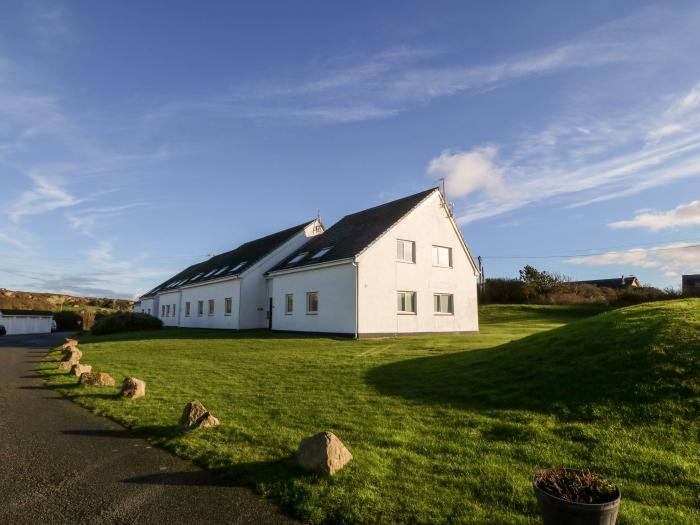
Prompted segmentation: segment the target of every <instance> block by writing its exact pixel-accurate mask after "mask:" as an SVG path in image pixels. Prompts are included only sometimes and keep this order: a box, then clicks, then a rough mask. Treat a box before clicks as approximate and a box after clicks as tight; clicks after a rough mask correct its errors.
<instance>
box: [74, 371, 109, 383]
mask: <svg viewBox="0 0 700 525" xmlns="http://www.w3.org/2000/svg"><path fill="white" fill-rule="evenodd" d="M80 384H81V385H91V386H114V379H113V378H112V376H110V375H109V374H107V373H105V372H85V373H84V374H80Z"/></svg>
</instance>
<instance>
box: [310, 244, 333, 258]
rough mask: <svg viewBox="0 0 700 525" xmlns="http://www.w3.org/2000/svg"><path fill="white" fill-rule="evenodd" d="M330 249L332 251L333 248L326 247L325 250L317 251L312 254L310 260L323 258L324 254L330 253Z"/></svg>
mask: <svg viewBox="0 0 700 525" xmlns="http://www.w3.org/2000/svg"><path fill="white" fill-rule="evenodd" d="M332 249H333V246H326V247H325V248H321V249H320V250H319V251H317V252H316V253H314V254H313V255H312V256H311V258H312V259H319V258H321V257H323V256H324V255H326V254H327V253H328V252H329V251H331V250H332Z"/></svg>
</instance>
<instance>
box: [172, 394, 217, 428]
mask: <svg viewBox="0 0 700 525" xmlns="http://www.w3.org/2000/svg"><path fill="white" fill-rule="evenodd" d="M216 426H219V420H218V419H217V418H215V417H214V416H212V415H211V413H210V412H209V411H208V410H207V409H206V408H204V405H203V404H202V403H200V402H199V401H197V400H196V399H195V400H193V401H190V402H189V403H187V406H186V407H185V410H184V411H183V412H182V417H181V418H180V430H181V431H182V432H188V431H190V430H196V429H198V428H211V427H216Z"/></svg>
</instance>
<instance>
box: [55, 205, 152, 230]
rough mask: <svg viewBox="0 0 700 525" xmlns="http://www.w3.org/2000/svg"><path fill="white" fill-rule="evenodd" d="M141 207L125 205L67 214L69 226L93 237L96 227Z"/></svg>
mask: <svg viewBox="0 0 700 525" xmlns="http://www.w3.org/2000/svg"><path fill="white" fill-rule="evenodd" d="M138 206H140V204H138V203H135V204H124V205H121V206H106V207H103V208H86V209H82V210H77V211H73V212H67V213H66V219H67V220H68V224H69V225H70V227H71V228H73V229H74V230H78V231H80V232H82V233H83V234H85V235H88V236H92V235H93V233H94V230H95V227H97V226H100V225H101V224H104V222H105V221H106V220H108V219H113V218H115V217H118V216H119V215H122V214H123V213H124V212H126V211H128V210H131V209H133V208H136V207H138Z"/></svg>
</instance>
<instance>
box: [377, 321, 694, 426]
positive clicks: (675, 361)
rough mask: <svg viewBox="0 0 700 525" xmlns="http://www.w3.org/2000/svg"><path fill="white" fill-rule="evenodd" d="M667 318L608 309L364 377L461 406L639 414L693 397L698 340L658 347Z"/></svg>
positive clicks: (387, 390) (395, 390) (398, 391)
mask: <svg viewBox="0 0 700 525" xmlns="http://www.w3.org/2000/svg"><path fill="white" fill-rule="evenodd" d="M667 322H668V321H667V320H664V319H663V318H660V317H658V316H637V317H635V316H629V315H627V316H624V315H618V314H617V313H615V312H611V313H609V314H604V315H602V316H597V317H595V318H592V319H588V320H584V321H580V322H575V323H572V324H570V325H567V326H563V327H560V328H557V329H554V330H551V331H548V332H543V333H539V334H535V335H532V336H529V337H526V338H523V339H520V340H517V341H513V342H511V343H508V344H505V345H502V346H500V347H496V348H491V349H483V350H473V351H469V352H460V353H452V354H445V355H440V356H434V357H424V358H418V359H410V360H404V361H397V362H393V363H390V364H386V365H383V366H379V367H376V368H373V369H371V370H369V371H368V372H367V374H366V377H365V379H366V381H367V382H368V383H369V384H370V385H372V386H374V387H375V388H376V389H377V390H378V391H379V392H380V393H381V394H385V395H389V396H400V397H403V398H406V399H411V400H415V401H418V402H422V403H431V404H445V405H451V406H454V407H459V408H469V409H478V410H484V411H488V410H492V409H494V410H529V411H534V412H542V413H557V414H559V415H561V416H570V417H576V418H583V419H586V418H590V417H594V412H595V409H594V405H596V404H599V403H605V404H607V405H608V406H611V405H614V406H615V407H616V408H625V409H629V410H631V411H633V412H634V411H636V410H643V408H642V405H644V404H648V403H653V402H655V401H659V400H661V399H663V398H664V397H667V396H680V395H683V396H688V395H690V394H692V392H691V391H690V390H689V389H691V385H690V383H691V382H692V377H694V374H695V373H696V370H697V368H698V357H697V356H698V354H699V352H698V344H697V343H696V344H695V348H674V350H673V351H672V352H658V351H655V349H654V347H655V343H656V342H658V341H660V339H659V337H660V334H661V333H662V332H663V330H664V327H665V326H666V323H667ZM689 363H694V365H693V366H689ZM684 379H685V380H686V382H685V384H684ZM684 388H685V389H687V391H684ZM611 415H612V416H614V414H611ZM507 431H508V429H505V430H504V432H503V433H504V434H507ZM492 437H493V438H495V439H499V438H501V437H504V438H507V437H508V436H507V435H505V436H492Z"/></svg>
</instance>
